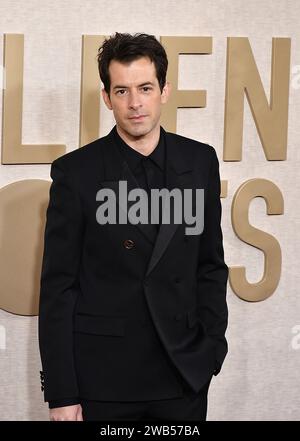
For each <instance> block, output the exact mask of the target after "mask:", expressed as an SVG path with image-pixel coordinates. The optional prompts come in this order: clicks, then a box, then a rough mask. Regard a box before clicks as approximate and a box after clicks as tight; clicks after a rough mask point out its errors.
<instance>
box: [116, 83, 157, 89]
mask: <svg viewBox="0 0 300 441" xmlns="http://www.w3.org/2000/svg"><path fill="white" fill-rule="evenodd" d="M148 85H151V86H154V83H152V81H147V82H146V83H142V84H139V85H138V87H143V86H148ZM127 88H128V86H121V85H117V86H114V87H113V90H115V89H127Z"/></svg>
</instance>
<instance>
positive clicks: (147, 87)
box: [143, 86, 151, 92]
mask: <svg viewBox="0 0 300 441" xmlns="http://www.w3.org/2000/svg"><path fill="white" fill-rule="evenodd" d="M143 90H144V92H148V90H151V87H149V86H145V87H143Z"/></svg>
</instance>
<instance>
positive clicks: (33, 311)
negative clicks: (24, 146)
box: [0, 179, 51, 315]
mask: <svg viewBox="0 0 300 441" xmlns="http://www.w3.org/2000/svg"><path fill="white" fill-rule="evenodd" d="M50 184H51V183H50V182H48V181H44V180H42V179H25V180H22V181H17V182H13V183H12V184H8V185H6V186H5V187H2V188H0V250H1V252H0V280H1V291H0V308H1V309H4V310H5V311H8V312H11V313H13V314H21V315H37V314H38V308H39V293H40V276H41V265H42V256H43V244H44V230H45V221H46V208H47V205H48V196H49V188H50Z"/></svg>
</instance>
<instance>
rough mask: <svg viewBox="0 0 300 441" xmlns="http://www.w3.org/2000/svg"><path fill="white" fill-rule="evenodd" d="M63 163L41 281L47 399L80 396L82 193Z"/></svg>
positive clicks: (58, 167) (54, 172)
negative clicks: (77, 316) (77, 318)
mask: <svg viewBox="0 0 300 441" xmlns="http://www.w3.org/2000/svg"><path fill="white" fill-rule="evenodd" d="M65 168H66V167H65V164H64V161H63V158H58V159H56V160H55V161H54V162H53V163H52V166H51V178H52V180H53V182H52V184H51V187H50V198H49V205H48V208H47V212H46V227H45V234H44V254H43V260H42V270H41V280H40V304H39V321H38V335H39V348H40V355H41V362H42V367H43V371H42V380H43V384H42V390H44V400H45V401H51V400H60V399H64V400H65V399H66V398H68V397H70V398H72V397H77V396H78V387H77V380H76V372H75V367H74V359H73V358H74V354H73V311H74V306H75V302H76V298H77V296H78V293H79V284H78V271H79V264H80V258H81V247H82V236H83V213H82V209H81V205H80V197H79V194H78V191H77V192H76V190H75V189H74V188H73V186H72V184H71V181H70V179H69V177H68V175H67V172H66V169H65Z"/></svg>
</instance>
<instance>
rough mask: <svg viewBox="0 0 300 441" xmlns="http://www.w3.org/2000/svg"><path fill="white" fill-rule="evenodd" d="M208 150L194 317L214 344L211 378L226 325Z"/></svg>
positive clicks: (218, 210)
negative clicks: (214, 358) (214, 356)
mask: <svg viewBox="0 0 300 441" xmlns="http://www.w3.org/2000/svg"><path fill="white" fill-rule="evenodd" d="M210 147H211V146H210ZM211 148H212V159H211V168H210V174H209V181H208V187H207V195H206V202H205V206H204V228H203V232H202V235H201V236H202V237H201V239H200V242H199V246H200V250H199V261H198V271H197V301H198V306H197V315H198V318H199V320H200V322H201V323H202V324H203V325H204V327H205V329H206V331H207V334H208V335H209V337H211V338H212V339H213V340H215V341H216V369H215V372H214V375H217V374H218V373H219V372H220V370H221V366H222V363H223V361H224V358H225V356H226V354H227V351H228V346H227V341H226V338H225V331H226V328H227V322H228V309H227V302H226V290H227V280H228V267H227V265H226V263H225V262H224V250H223V235H222V230H221V215H222V206H221V200H220V192H221V183H220V175H219V161H218V157H217V155H216V152H215V149H214V148H213V147H211Z"/></svg>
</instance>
